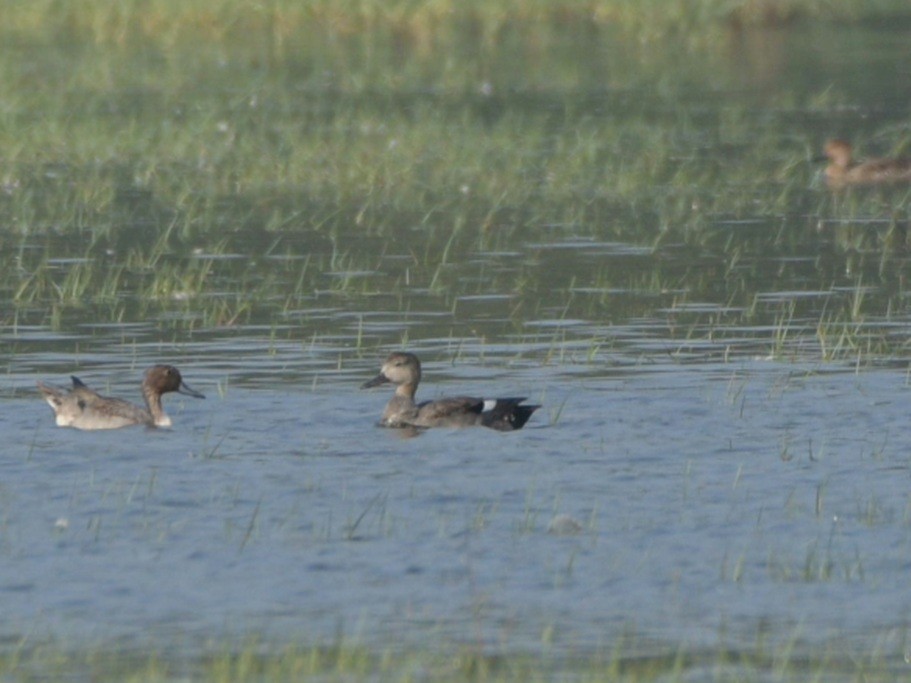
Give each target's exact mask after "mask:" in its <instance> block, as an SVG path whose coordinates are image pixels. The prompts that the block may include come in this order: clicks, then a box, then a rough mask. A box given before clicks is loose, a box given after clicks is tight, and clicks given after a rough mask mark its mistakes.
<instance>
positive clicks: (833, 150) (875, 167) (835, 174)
mask: <svg viewBox="0 0 911 683" xmlns="http://www.w3.org/2000/svg"><path fill="white" fill-rule="evenodd" d="M823 155H824V156H823V157H822V158H821V160H826V159H828V161H829V165H828V166H826V170H825V174H826V183H827V184H828V185H829V187H832V188H840V187H845V186H847V185H883V184H887V183H902V182H911V159H868V160H867V161H854V160H853V159H852V149H851V144H850V143H849V142H847V141H845V140H838V139H835V140H829V141H828V142H826V145H825V147H824V148H823Z"/></svg>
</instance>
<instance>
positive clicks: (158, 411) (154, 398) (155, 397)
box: [142, 387, 171, 427]
mask: <svg viewBox="0 0 911 683" xmlns="http://www.w3.org/2000/svg"><path fill="white" fill-rule="evenodd" d="M142 393H143V396H145V400H146V406H148V408H149V414H150V415H151V416H152V424H154V425H155V426H156V427H170V426H171V418H170V417H168V416H167V414H166V413H165V411H164V408H162V407H161V394H159V393H158V392H157V391H153V390H152V389H150V388H148V387H143V390H142Z"/></svg>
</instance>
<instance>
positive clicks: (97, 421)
mask: <svg viewBox="0 0 911 683" xmlns="http://www.w3.org/2000/svg"><path fill="white" fill-rule="evenodd" d="M72 380H73V388H72V389H59V388H57V387H52V386H48V385H47V384H44V383H43V382H38V389H39V390H40V391H41V393H42V394H44V398H45V400H46V401H47V402H48V404H50V406H51V408H53V409H54V414H55V415H56V416H57V426H58V427H75V428H76V429H118V428H120V427H129V426H131V425H146V426H147V427H170V426H171V418H170V417H168V416H167V414H165V412H164V409H163V408H162V407H161V396H162V394H166V393H168V392H170V391H176V392H178V393H181V394H184V395H186V396H192V397H193V398H205V396H203V395H202V394H200V393H199V392H198V391H194V390H193V389H191V388H190V387H188V386H187V385H186V384H184V381H183V378H182V377H181V376H180V372H179V371H178V370H177V368H175V367H174V366H173V365H153V366H152V367H150V368H149V369H148V370H146V372H145V377H144V378H143V380H142V395H143V397H144V398H145V402H146V408H142V407H140V406H138V405H135V404H133V403H130V402H129V401H124V400H122V399H119V398H109V397H107V396H102V395H101V394H99V393H98V392H96V391H94V390H92V389H89V388H88V387H87V386H86V385H85V384H83V382H82V381H81V380H80V379H79V378H78V377H72Z"/></svg>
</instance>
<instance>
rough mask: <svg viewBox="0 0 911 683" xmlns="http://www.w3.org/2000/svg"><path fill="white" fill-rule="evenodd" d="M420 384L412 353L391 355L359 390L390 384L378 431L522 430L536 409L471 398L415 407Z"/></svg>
mask: <svg viewBox="0 0 911 683" xmlns="http://www.w3.org/2000/svg"><path fill="white" fill-rule="evenodd" d="M420 381H421V361H420V360H418V357H417V356H416V355H414V354H413V353H408V352H406V351H396V352H394V353H391V354H390V355H389V357H388V358H386V361H385V362H384V363H383V365H382V367H381V368H380V373H379V374H378V375H377V376H376V377H374V378H373V379H371V380H369V381H367V382H365V383H364V384H363V385H362V386H361V388H362V389H369V388H371V387H376V386H380V385H382V384H394V385H395V394H394V395H393V397H392V398H391V399H390V400H389V403H387V404H386V409H385V410H384V411H383V417H382V419H381V420H380V423H379V424H380V426H382V427H400V428H401V427H408V428H415V427H417V428H425V427H475V426H483V427H489V428H490V429H495V430H497V431H501V432H509V431H514V430H516V429H522V427H524V426H525V423H526V422H528V418H530V417H531V416H532V413H534V412H535V411H536V410H537V409H538V408H540V407H541V406H539V405H526V404H523V402H524V401H525V400H526V398H525V397H521V398H519V397H512V398H488V399H484V398H475V397H473V396H454V397H449V398H440V399H437V400H435V401H424V402H423V403H415V401H414V395H415V393H417V390H418V384H419V383H420Z"/></svg>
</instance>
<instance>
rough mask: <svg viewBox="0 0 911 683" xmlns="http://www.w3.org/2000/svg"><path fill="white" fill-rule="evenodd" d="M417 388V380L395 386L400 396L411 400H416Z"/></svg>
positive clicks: (397, 394) (396, 393)
mask: <svg viewBox="0 0 911 683" xmlns="http://www.w3.org/2000/svg"><path fill="white" fill-rule="evenodd" d="M417 390H418V383H417V382H405V383H404V384H399V385H398V386H397V387H396V388H395V395H396V396H399V397H400V398H405V399H408V400H409V401H414V395H415V394H416V393H417Z"/></svg>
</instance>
